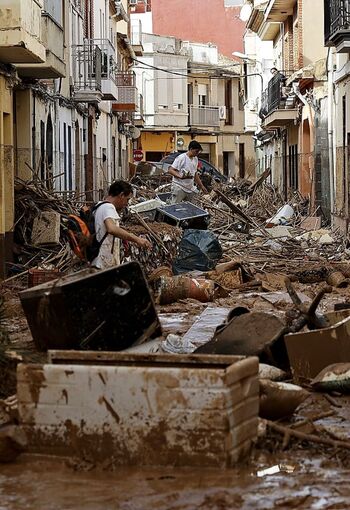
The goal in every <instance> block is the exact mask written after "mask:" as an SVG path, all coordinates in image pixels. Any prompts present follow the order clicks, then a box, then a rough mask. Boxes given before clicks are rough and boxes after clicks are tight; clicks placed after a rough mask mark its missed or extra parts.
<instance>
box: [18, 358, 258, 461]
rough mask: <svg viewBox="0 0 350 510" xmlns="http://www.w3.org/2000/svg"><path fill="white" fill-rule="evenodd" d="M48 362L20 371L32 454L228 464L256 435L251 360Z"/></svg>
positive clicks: (22, 407)
mask: <svg viewBox="0 0 350 510" xmlns="http://www.w3.org/2000/svg"><path fill="white" fill-rule="evenodd" d="M50 362H51V364H45V365H33V364H28V365H24V364H22V365H19V367H18V409H19V422H20V425H21V426H22V427H23V429H24V431H25V432H26V433H27V436H28V440H29V445H28V450H29V452H40V453H52V454H59V455H68V456H74V457H78V458H82V457H83V458H86V457H88V458H89V459H93V461H94V462H96V463H99V462H103V463H104V465H106V464H107V465H108V464H109V465H113V464H123V465H138V466H139V465H156V466H157V465H158V466H159V465H166V466H171V467H174V466H177V467H180V466H200V467H203V466H212V467H218V468H224V467H230V466H232V465H233V464H235V463H236V462H237V461H239V460H240V459H242V458H244V457H245V456H247V455H248V453H249V451H250V448H251V445H252V442H253V441H254V440H255V439H256V437H257V428H258V408H259V381H258V359H257V358H248V359H243V358H242V357H239V356H224V357H221V356H193V355H187V356H181V355H179V356H174V355H173V354H170V355H161V354H153V355H152V354H127V353H111V352H100V353H96V352H82V351H79V352H77V351H56V352H49V363H50Z"/></svg>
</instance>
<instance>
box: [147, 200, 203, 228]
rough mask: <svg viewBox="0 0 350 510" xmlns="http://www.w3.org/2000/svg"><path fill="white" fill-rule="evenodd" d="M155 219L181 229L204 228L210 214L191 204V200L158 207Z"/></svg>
mask: <svg viewBox="0 0 350 510" xmlns="http://www.w3.org/2000/svg"><path fill="white" fill-rule="evenodd" d="M156 220H157V221H161V222H164V223H169V225H173V226H177V227H180V228H183V229H187V228H192V229H199V230H206V229H207V228H208V225H209V220H210V216H209V213H208V212H207V211H205V210H204V209H200V208H199V207H197V206H196V205H193V204H191V202H180V203H179V204H173V205H166V206H164V207H158V209H157V214H156Z"/></svg>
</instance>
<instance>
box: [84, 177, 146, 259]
mask: <svg viewBox="0 0 350 510" xmlns="http://www.w3.org/2000/svg"><path fill="white" fill-rule="evenodd" d="M131 197H132V187H131V185H130V184H129V183H128V182H126V181H115V182H113V183H112V184H111V186H110V188H109V190H108V196H107V197H106V198H105V200H104V202H106V203H103V204H102V205H100V206H99V207H98V208H97V209H96V212H95V232H96V239H97V241H99V242H101V240H102V239H103V238H104V240H103V242H102V244H101V247H100V251H99V253H98V255H97V257H96V258H95V259H94V260H93V261H92V263H91V265H92V266H95V267H97V268H98V269H107V268H108V267H113V266H118V265H119V264H120V239H123V240H125V241H130V242H132V243H135V244H137V245H139V246H140V247H141V248H147V249H151V248H152V245H151V243H150V242H149V241H148V240H147V239H143V238H142V237H138V236H136V235H134V234H131V233H130V232H128V231H127V230H125V229H123V228H121V227H120V226H119V221H120V216H119V214H118V211H121V210H122V209H124V207H126V206H127V205H128V202H129V200H130V198H131ZM106 234H107V236H106Z"/></svg>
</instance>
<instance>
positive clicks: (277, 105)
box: [259, 74, 298, 128]
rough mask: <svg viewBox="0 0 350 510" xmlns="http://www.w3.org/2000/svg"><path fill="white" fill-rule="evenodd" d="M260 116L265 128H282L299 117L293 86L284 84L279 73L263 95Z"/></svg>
mask: <svg viewBox="0 0 350 510" xmlns="http://www.w3.org/2000/svg"><path fill="white" fill-rule="evenodd" d="M259 116H260V118H262V119H263V123H262V126H263V127H265V128H281V127H284V126H287V125H288V124H291V123H294V122H295V121H297V119H298V108H296V96H295V94H294V93H293V91H292V89H291V88H289V87H285V86H283V84H282V82H281V77H280V75H278V74H277V75H275V76H274V77H273V78H272V79H271V80H270V81H269V84H268V88H267V89H266V90H265V92H264V94H263V96H262V101H261V109H260V112H259Z"/></svg>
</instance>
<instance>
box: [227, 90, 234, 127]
mask: <svg viewBox="0 0 350 510" xmlns="http://www.w3.org/2000/svg"><path fill="white" fill-rule="evenodd" d="M225 106H226V120H225V124H226V125H228V126H232V124H233V108H232V80H227V81H226V87H225Z"/></svg>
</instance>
